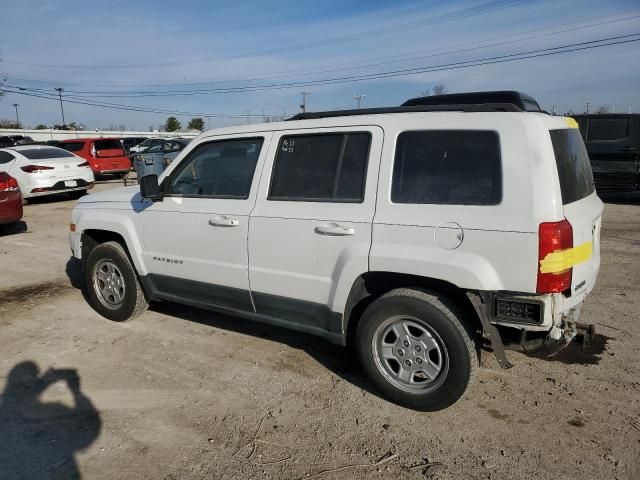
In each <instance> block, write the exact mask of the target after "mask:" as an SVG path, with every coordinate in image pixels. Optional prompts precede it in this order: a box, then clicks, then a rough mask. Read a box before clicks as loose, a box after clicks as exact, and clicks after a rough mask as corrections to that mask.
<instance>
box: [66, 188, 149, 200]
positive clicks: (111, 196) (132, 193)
mask: <svg viewBox="0 0 640 480" xmlns="http://www.w3.org/2000/svg"><path fill="white" fill-rule="evenodd" d="M143 201H144V200H143V198H142V195H140V187H139V186H138V185H132V186H129V187H123V188H115V189H113V190H107V191H105V192H98V193H90V194H89V195H86V196H84V197H81V198H80V200H79V201H78V203H79V204H86V203H98V202H126V203H129V204H131V203H141V202H143Z"/></svg>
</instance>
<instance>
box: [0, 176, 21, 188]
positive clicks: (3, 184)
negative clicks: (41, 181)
mask: <svg viewBox="0 0 640 480" xmlns="http://www.w3.org/2000/svg"><path fill="white" fill-rule="evenodd" d="M18 190H20V187H19V186H18V181H17V180H16V179H15V178H13V177H12V176H11V175H9V174H8V173H4V172H0V192H17V191H18Z"/></svg>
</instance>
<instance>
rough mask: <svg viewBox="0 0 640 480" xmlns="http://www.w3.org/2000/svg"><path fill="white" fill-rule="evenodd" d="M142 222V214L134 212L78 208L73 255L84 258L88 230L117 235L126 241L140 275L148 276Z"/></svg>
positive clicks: (72, 240)
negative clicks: (84, 239)
mask: <svg viewBox="0 0 640 480" xmlns="http://www.w3.org/2000/svg"><path fill="white" fill-rule="evenodd" d="M140 220H141V217H140V213H138V212H135V211H133V210H115V209H100V208H95V207H92V208H91V209H83V208H76V209H75V210H74V212H73V216H72V222H73V223H74V224H75V233H72V235H71V238H70V243H71V250H72V252H73V255H74V256H75V257H76V258H78V259H81V258H82V243H81V242H82V235H83V233H84V232H86V231H87V230H99V231H104V232H111V233H116V234H118V235H120V236H121V237H122V239H123V240H124V243H125V245H126V247H127V250H128V252H129V256H130V257H131V260H132V261H133V265H134V267H135V269H136V271H137V272H138V275H142V276H143V275H147V273H148V270H147V267H146V265H145V263H144V261H143V258H142V242H141V233H142V229H141V221H140Z"/></svg>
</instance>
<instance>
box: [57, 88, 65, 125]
mask: <svg viewBox="0 0 640 480" xmlns="http://www.w3.org/2000/svg"><path fill="white" fill-rule="evenodd" d="M63 91H64V88H61V87H58V88H56V92H58V95H60V112H61V113H62V126H63V127H64V126H65V125H66V122H65V121H64V108H63V107H62V92H63Z"/></svg>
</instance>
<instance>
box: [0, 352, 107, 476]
mask: <svg viewBox="0 0 640 480" xmlns="http://www.w3.org/2000/svg"><path fill="white" fill-rule="evenodd" d="M58 381H65V382H66V383H67V386H68V388H69V391H70V392H71V394H72V396H73V404H74V405H73V407H69V406H67V405H64V404H63V403H60V402H46V403H45V402H42V401H41V399H40V396H41V395H42V394H43V393H44V392H45V390H47V389H48V388H49V387H50V386H51V385H53V384H54V383H56V382H58ZM101 426H102V421H101V420H100V414H99V413H98V411H97V410H96V408H95V406H94V405H93V403H92V402H91V400H90V399H89V398H88V397H87V396H86V395H84V394H83V393H82V392H81V390H80V377H79V376H78V373H77V371H76V370H74V369H49V370H47V371H46V372H44V373H43V374H42V375H40V369H39V368H38V366H37V365H36V364H35V363H34V362H31V361H26V362H22V363H19V364H17V365H15V366H14V367H13V369H12V370H11V372H10V373H9V375H8V377H7V383H6V385H5V388H4V391H3V392H2V394H1V395H0V445H1V446H2V447H1V448H0V465H1V466H2V467H1V469H2V473H1V474H0V476H2V478H3V479H31V478H38V479H79V478H81V476H80V472H79V471H78V466H77V463H76V459H75V454H76V452H79V451H81V450H83V449H86V448H87V447H88V446H89V445H91V444H92V443H93V442H94V441H95V439H96V438H98V435H99V434H100V429H101Z"/></svg>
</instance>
